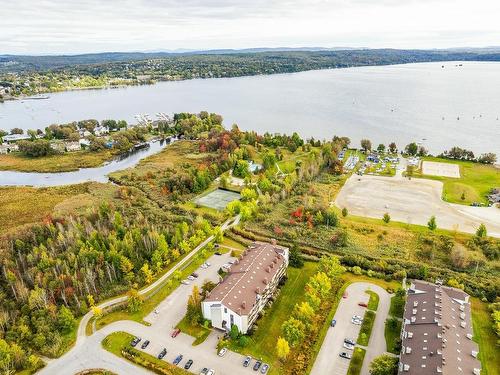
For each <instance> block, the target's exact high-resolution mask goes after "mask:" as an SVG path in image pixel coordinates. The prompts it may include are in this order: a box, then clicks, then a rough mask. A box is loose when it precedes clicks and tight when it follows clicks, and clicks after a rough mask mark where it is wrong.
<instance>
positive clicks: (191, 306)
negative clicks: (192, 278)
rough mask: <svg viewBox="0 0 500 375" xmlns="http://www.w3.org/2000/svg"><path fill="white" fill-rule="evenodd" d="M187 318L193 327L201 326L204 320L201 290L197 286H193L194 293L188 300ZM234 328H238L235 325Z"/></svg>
mask: <svg viewBox="0 0 500 375" xmlns="http://www.w3.org/2000/svg"><path fill="white" fill-rule="evenodd" d="M186 318H187V320H188V321H189V322H190V323H191V324H193V325H196V324H199V323H200V322H201V321H202V319H203V315H202V312H201V296H200V290H199V289H198V286H197V285H195V286H193V291H192V292H191V295H190V296H189V298H188V303H187V312H186ZM233 326H234V327H236V326H235V325H233ZM236 329H238V327H236ZM231 330H232V327H231Z"/></svg>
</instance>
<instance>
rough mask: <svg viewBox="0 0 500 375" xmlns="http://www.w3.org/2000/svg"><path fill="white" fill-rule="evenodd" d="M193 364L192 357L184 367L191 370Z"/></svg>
mask: <svg viewBox="0 0 500 375" xmlns="http://www.w3.org/2000/svg"><path fill="white" fill-rule="evenodd" d="M192 365H193V360H192V359H190V360H189V361H187V362H186V364H185V365H184V369H185V370H189V368H190V367H191V366H192Z"/></svg>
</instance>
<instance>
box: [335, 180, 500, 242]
mask: <svg viewBox="0 0 500 375" xmlns="http://www.w3.org/2000/svg"><path fill="white" fill-rule="evenodd" d="M442 193H443V183H442V182H441V181H435V180H427V179H421V178H413V179H411V180H409V179H407V178H402V177H400V176H399V174H398V176H397V177H382V176H368V175H364V176H358V175H352V176H351V177H350V178H349V179H348V180H347V181H346V183H345V185H344V187H343V188H342V189H341V190H340V192H339V194H338V196H337V198H336V200H335V205H336V206H337V207H339V208H344V207H346V208H347V209H348V210H349V213H351V214H352V215H358V216H366V217H372V218H376V219H382V216H383V215H384V213H386V212H387V213H389V215H390V216H391V219H392V220H394V221H400V222H403V223H409V224H419V225H427V222H428V221H429V218H430V217H431V216H432V215H434V216H436V221H437V225H438V227H439V228H443V229H449V230H459V231H461V232H466V233H475V231H476V230H477V228H478V227H479V224H481V223H484V224H485V225H486V228H487V229H488V234H489V235H490V236H494V237H500V210H499V209H498V208H495V207H469V206H463V205H457V204H450V203H447V202H444V201H443V200H442V199H441V197H442Z"/></svg>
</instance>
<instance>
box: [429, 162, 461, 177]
mask: <svg viewBox="0 0 500 375" xmlns="http://www.w3.org/2000/svg"><path fill="white" fill-rule="evenodd" d="M422 174H424V175H428V176H441V177H453V178H460V168H459V167H458V164H451V163H439V162H435V161H424V162H423V163H422Z"/></svg>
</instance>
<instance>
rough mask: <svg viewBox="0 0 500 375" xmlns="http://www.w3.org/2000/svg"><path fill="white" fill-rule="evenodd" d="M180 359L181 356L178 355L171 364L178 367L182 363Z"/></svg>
mask: <svg viewBox="0 0 500 375" xmlns="http://www.w3.org/2000/svg"><path fill="white" fill-rule="evenodd" d="M182 358H183V356H182V354H179V355H178V356H177V357H176V358H175V359H174V362H173V364H174V365H178V364H179V363H180V362H181V361H182Z"/></svg>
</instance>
